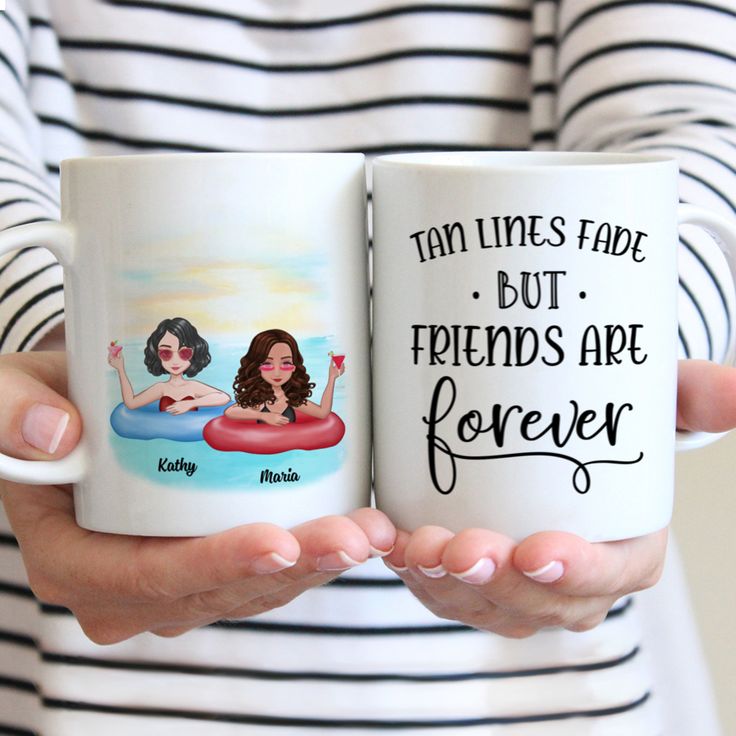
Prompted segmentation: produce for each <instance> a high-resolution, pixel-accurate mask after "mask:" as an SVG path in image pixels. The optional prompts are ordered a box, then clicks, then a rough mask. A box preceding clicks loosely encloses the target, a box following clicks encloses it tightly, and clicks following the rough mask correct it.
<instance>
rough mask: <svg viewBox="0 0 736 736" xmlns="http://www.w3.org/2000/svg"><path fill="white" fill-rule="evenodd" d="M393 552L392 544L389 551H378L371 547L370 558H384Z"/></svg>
mask: <svg viewBox="0 0 736 736" xmlns="http://www.w3.org/2000/svg"><path fill="white" fill-rule="evenodd" d="M393 551H394V546H393V544H392V545H391V549H378V548H377V547H374V546H373V545H371V557H385V556H386V555H390V554H391V553H392V552H393Z"/></svg>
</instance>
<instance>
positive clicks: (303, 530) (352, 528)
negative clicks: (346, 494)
mask: <svg viewBox="0 0 736 736" xmlns="http://www.w3.org/2000/svg"><path fill="white" fill-rule="evenodd" d="M291 532H292V534H293V535H294V536H295V537H296V539H297V540H298V541H299V545H300V547H301V550H302V554H301V557H300V558H299V563H298V564H297V565H296V566H295V567H294V569H293V570H291V571H289V576H290V577H293V576H299V575H301V574H303V573H304V572H334V571H341V570H347V569H349V568H351V567H355V566H357V565H359V564H361V563H362V562H365V561H366V560H367V559H368V558H369V557H370V554H371V544H370V541H369V539H368V537H367V536H366V533H365V532H364V531H363V529H362V528H361V527H360V525H359V524H357V523H356V522H355V521H354V520H353V519H351V518H349V517H347V516H324V517H322V518H321V519H315V520H313V521H308V522H306V523H304V524H300V525H299V526H296V527H294V528H293V529H291Z"/></svg>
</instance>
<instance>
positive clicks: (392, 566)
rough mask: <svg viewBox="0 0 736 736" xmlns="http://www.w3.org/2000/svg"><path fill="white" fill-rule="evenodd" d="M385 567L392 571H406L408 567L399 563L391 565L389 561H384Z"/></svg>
mask: <svg viewBox="0 0 736 736" xmlns="http://www.w3.org/2000/svg"><path fill="white" fill-rule="evenodd" d="M385 564H386V567H388V568H389V569H391V570H393V571H394V572H406V571H407V570H408V569H409V568H408V567H403V566H401V565H392V564H391V563H390V562H386V563H385Z"/></svg>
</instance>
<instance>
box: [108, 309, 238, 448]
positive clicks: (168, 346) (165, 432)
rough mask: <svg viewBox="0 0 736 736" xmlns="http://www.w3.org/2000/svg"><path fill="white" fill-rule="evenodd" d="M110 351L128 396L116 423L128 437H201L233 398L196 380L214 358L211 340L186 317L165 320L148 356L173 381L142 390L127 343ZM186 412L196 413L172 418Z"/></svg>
mask: <svg viewBox="0 0 736 736" xmlns="http://www.w3.org/2000/svg"><path fill="white" fill-rule="evenodd" d="M107 350H108V356H107V362H108V363H109V364H110V366H112V367H113V368H114V369H115V370H116V371H117V373H118V379H119V381H120V393H121V395H122V403H120V404H119V405H118V406H117V407H116V408H115V409H114V411H113V413H112V415H111V417H110V423H111V424H112V427H113V429H114V430H115V431H116V432H117V433H118V434H120V435H121V436H123V437H128V438H132V439H153V438H156V437H163V438H166V439H174V440H179V441H196V440H201V439H202V427H203V426H204V424H206V423H207V422H208V421H209V420H210V419H212V418H213V417H214V416H216V415H218V414H221V413H222V409H217V410H216V411H214V413H213V410H214V409H216V408H217V407H222V406H224V405H225V404H227V403H229V402H230V396H229V395H228V394H227V393H225V392H224V391H221V390H220V389H217V388H215V387H213V386H209V385H207V384H206V383H202V382H201V381H194V380H192V378H193V377H194V376H196V375H197V374H198V373H199V372H200V371H201V370H202V369H204V368H206V367H207V366H208V365H209V363H210V361H211V357H210V351H209V345H208V343H207V341H206V340H205V339H204V338H203V337H201V336H200V334H199V333H198V332H197V329H196V328H195V327H194V325H193V324H192V323H191V322H189V320H187V319H185V318H183V317H174V318H172V319H164V320H162V321H161V322H160V323H159V325H158V326H157V327H156V329H155V330H154V331H153V332H152V333H151V334H150V336H149V337H148V340H147V342H146V346H145V349H144V358H143V360H144V363H145V365H146V368H147V369H148V372H149V373H151V374H153V375H154V376H163V375H168V379H167V380H165V381H157V382H156V383H153V384H151V385H150V386H148V387H147V388H145V389H144V390H143V391H140V392H139V393H137V394H136V393H135V392H134V391H133V387H132V385H131V382H130V379H129V378H128V375H127V373H126V370H125V358H124V356H123V348H122V346H120V345H118V344H117V341H113V342H112V343H110V345H109V346H108V349H107ZM154 402H158V403H157V404H156V403H154ZM200 409H201V410H202V411H200ZM208 409H209V411H207V410H208ZM192 412H198V415H196V416H195V415H192ZM156 414H160V417H157V416H156ZM185 414H188V415H190V416H189V418H188V419H187V420H186V421H181V422H179V421H177V423H172V422H171V421H170V419H171V418H172V417H177V418H178V417H181V416H182V415H185ZM182 419H183V417H182Z"/></svg>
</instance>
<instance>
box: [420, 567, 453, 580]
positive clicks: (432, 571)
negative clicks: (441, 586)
mask: <svg viewBox="0 0 736 736" xmlns="http://www.w3.org/2000/svg"><path fill="white" fill-rule="evenodd" d="M417 567H418V568H419V570H420V571H421V573H422V575H426V576H427V577H428V578H443V577H445V575H447V570H445V568H444V567H442V565H437V567H423V566H422V565H417Z"/></svg>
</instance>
